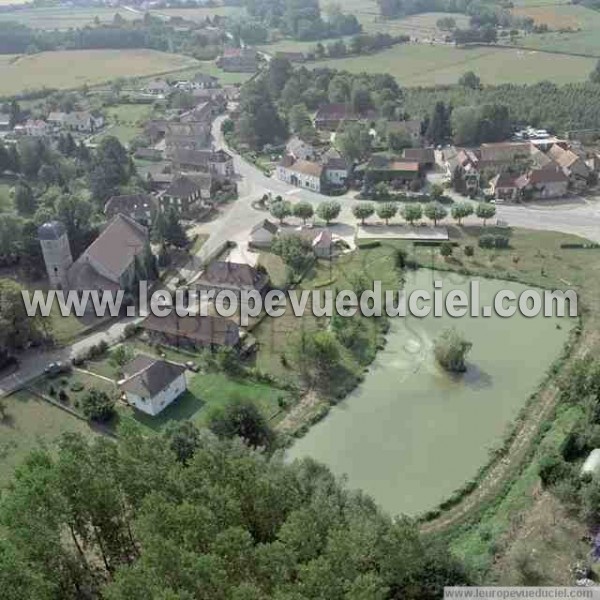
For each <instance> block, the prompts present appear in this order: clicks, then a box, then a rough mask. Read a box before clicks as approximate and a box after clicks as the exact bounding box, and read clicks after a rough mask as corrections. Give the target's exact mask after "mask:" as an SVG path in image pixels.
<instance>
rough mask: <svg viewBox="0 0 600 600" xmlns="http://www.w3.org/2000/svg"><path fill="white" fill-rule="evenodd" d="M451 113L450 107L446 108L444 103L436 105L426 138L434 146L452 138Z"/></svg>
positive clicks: (440, 102)
mask: <svg viewBox="0 0 600 600" xmlns="http://www.w3.org/2000/svg"><path fill="white" fill-rule="evenodd" d="M451 113H452V108H451V107H450V106H448V107H446V105H445V104H444V103H443V102H442V101H439V102H437V103H436V105H435V108H434V110H433V114H432V116H431V118H430V120H429V126H428V127H427V132H426V137H427V139H428V140H429V141H430V142H431V143H432V144H442V143H444V142H445V141H446V140H447V139H448V138H449V137H450V136H451V134H452V128H451V126H450V114H451Z"/></svg>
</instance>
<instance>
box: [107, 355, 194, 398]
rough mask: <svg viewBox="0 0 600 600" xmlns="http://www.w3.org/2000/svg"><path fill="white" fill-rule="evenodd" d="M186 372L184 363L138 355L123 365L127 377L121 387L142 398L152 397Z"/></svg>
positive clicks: (120, 384)
mask: <svg viewBox="0 0 600 600" xmlns="http://www.w3.org/2000/svg"><path fill="white" fill-rule="evenodd" d="M184 372H185V367H184V366H183V365H176V364H175V363H172V362H168V361H166V360H159V359H155V358H152V357H150V356H137V357H136V358H134V359H133V360H132V361H130V362H128V363H127V364H126V365H125V366H124V367H123V373H124V375H125V379H124V380H123V381H121V382H120V383H119V387H120V388H121V389H122V390H124V391H125V392H130V393H132V394H136V395H137V396H141V397H142V398H148V397H150V398H152V397H153V396H156V394H158V393H159V392H162V391H163V390H164V389H165V388H166V387H168V386H169V385H170V384H171V383H173V381H175V380H176V379H177V378H178V377H179V376H180V375H181V374H182V373H184Z"/></svg>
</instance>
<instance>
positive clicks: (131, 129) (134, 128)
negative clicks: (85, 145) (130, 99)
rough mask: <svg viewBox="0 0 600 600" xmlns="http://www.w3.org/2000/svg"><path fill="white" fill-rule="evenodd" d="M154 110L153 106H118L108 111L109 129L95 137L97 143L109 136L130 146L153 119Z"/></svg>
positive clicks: (106, 128)
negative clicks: (146, 123)
mask: <svg viewBox="0 0 600 600" xmlns="http://www.w3.org/2000/svg"><path fill="white" fill-rule="evenodd" d="M152 113H153V108H152V105H151V104H118V105H117V106H111V107H109V108H108V109H107V110H106V116H107V127H105V129H104V131H102V132H101V133H100V134H99V135H97V136H96V137H95V141H99V140H101V139H102V138H103V137H105V136H107V135H112V136H115V137H116V138H118V140H119V141H120V142H121V143H122V144H124V145H128V144H129V142H130V141H131V140H132V139H133V138H135V137H136V136H138V135H140V134H141V133H142V131H143V127H144V123H145V122H146V121H148V120H149V119H150V118H151V117H152Z"/></svg>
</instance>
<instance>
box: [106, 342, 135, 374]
mask: <svg viewBox="0 0 600 600" xmlns="http://www.w3.org/2000/svg"><path fill="white" fill-rule="evenodd" d="M133 357H134V352H133V350H132V348H131V347H130V346H127V345H126V344H121V345H119V346H117V347H116V348H115V349H114V350H113V351H112V352H111V353H110V359H109V362H110V364H111V365H113V366H114V367H118V368H121V367H124V366H125V365H126V364H127V363H128V362H129V361H130V360H132V359H133Z"/></svg>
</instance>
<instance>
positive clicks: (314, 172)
mask: <svg viewBox="0 0 600 600" xmlns="http://www.w3.org/2000/svg"><path fill="white" fill-rule="evenodd" d="M323 171H324V167H323V165H321V164H319V163H315V162H310V161H308V160H295V159H294V158H293V157H292V156H284V157H283V159H282V160H281V162H280V163H279V164H278V165H277V179H279V180H281V181H285V182H286V183H289V184H290V185H295V186H297V187H300V188H303V189H307V190H311V191H313V192H320V191H321V185H322V183H323Z"/></svg>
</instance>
